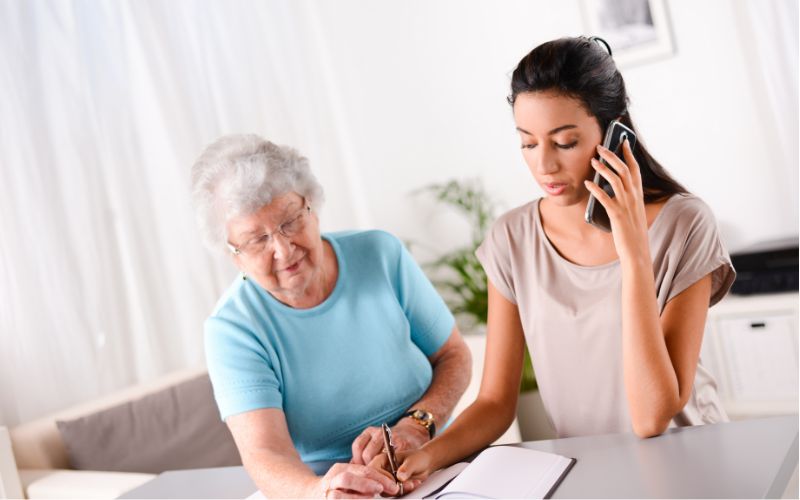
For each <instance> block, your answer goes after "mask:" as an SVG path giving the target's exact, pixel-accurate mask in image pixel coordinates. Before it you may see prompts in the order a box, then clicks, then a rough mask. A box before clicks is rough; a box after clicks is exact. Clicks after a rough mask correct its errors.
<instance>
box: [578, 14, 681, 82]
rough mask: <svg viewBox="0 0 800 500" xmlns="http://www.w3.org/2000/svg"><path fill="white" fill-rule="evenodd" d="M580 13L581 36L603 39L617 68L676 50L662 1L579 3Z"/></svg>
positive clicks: (657, 57)
mask: <svg viewBox="0 0 800 500" xmlns="http://www.w3.org/2000/svg"><path fill="white" fill-rule="evenodd" d="M581 12H582V15H583V18H584V25H585V27H586V30H585V33H584V34H585V35H587V36H592V35H594V36H599V37H601V38H603V39H604V40H606V41H607V42H608V44H609V45H610V46H611V50H612V52H613V55H614V60H615V61H616V63H617V65H618V66H620V67H627V66H632V65H636V64H640V63H642V62H648V61H652V60H655V59H660V58H663V57H668V56H670V55H672V54H673V53H674V51H675V49H674V43H673V40H672V30H671V28H670V25H669V16H668V15H667V6H666V4H665V0H581Z"/></svg>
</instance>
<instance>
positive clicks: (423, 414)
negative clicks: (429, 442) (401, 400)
mask: <svg viewBox="0 0 800 500" xmlns="http://www.w3.org/2000/svg"><path fill="white" fill-rule="evenodd" d="M406 417H411V420H413V421H414V422H416V423H418V424H419V425H421V426H423V427H425V428H426V429H428V435H429V436H430V437H431V439H433V436H435V435H436V422H435V421H434V420H433V414H432V413H431V412H429V411H425V410H419V409H411V410H408V411H407V412H405V413H404V414H403V416H402V417H400V418H406Z"/></svg>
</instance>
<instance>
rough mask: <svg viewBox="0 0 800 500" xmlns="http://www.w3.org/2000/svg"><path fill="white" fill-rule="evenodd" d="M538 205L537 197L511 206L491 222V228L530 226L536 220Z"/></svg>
mask: <svg viewBox="0 0 800 500" xmlns="http://www.w3.org/2000/svg"><path fill="white" fill-rule="evenodd" d="M538 206H539V198H537V199H535V200H533V201H529V202H527V203H523V204H522V205H520V206H518V207H515V208H512V209H511V210H509V211H507V212H505V213H503V214H502V215H500V217H498V218H497V219H496V220H495V221H494V224H492V228H493V230H497V229H499V228H505V229H511V228H514V229H516V228H519V227H532V224H533V223H535V222H536V220H535V217H538V214H539V210H538Z"/></svg>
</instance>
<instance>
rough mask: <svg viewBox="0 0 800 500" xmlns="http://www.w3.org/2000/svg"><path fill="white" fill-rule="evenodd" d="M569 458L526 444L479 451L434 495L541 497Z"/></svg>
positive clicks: (548, 489) (440, 496)
mask: <svg viewBox="0 0 800 500" xmlns="http://www.w3.org/2000/svg"><path fill="white" fill-rule="evenodd" d="M571 462H572V460H571V459H569V458H566V457H562V456H561V455H556V454H553V453H546V452H542V451H537V450H530V449H526V448H519V447H511V446H495V447H492V448H488V449H486V450H484V451H483V452H481V454H479V455H478V456H477V457H476V458H475V460H473V461H472V463H471V464H470V465H469V466H468V467H467V468H466V469H464V471H463V472H462V473H461V474H460V475H459V476H458V477H457V478H455V479H454V480H453V481H452V482H451V483H450V484H449V485H448V486H447V487H446V488H445V489H444V490H442V492H441V493H439V494H438V495H437V496H436V498H447V497H459V496H460V497H465V496H471V497H483V498H544V496H545V495H546V494H547V493H548V492H549V491H550V489H551V488H552V486H553V485H554V484H555V483H556V482H557V481H558V479H559V478H560V477H561V474H562V473H563V472H564V470H565V469H567V468H568V467H569V466H570V464H571Z"/></svg>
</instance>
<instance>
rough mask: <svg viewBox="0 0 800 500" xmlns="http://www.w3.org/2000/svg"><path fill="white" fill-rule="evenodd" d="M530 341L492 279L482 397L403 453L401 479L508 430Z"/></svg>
mask: <svg viewBox="0 0 800 500" xmlns="http://www.w3.org/2000/svg"><path fill="white" fill-rule="evenodd" d="M524 345H525V338H524V335H523V333H522V324H521V323H520V319H519V311H518V309H517V306H516V305H514V304H513V303H511V302H509V301H508V300H507V299H506V298H505V297H503V296H502V295H501V294H500V293H499V292H498V291H497V289H496V288H495V287H494V286H493V285H492V283H491V282H489V318H488V324H487V339H486V357H485V361H484V366H483V378H482V379H481V387H480V391H479V392H478V397H477V398H476V399H475V402H474V403H472V404H471V405H470V406H469V407H467V408H466V409H465V410H464V411H463V412H462V413H461V415H459V416H458V417H457V418H456V420H455V421H454V422H453V423H452V424H450V426H449V427H448V428H447V429H446V430H445V431H444V433H442V434H441V435H440V436H437V437H436V438H434V439H433V440H431V441H429V442H428V443H426V444H425V445H424V446H423V447H422V448H420V449H419V450H417V451H415V452H412V453H408V454H406V453H400V454H398V458H399V460H400V461H401V462H402V465H401V466H400V467H399V469H398V474H397V476H398V479H400V480H401V481H407V480H408V479H409V478H413V479H417V478H420V479H424V478H425V477H427V475H428V474H430V473H431V472H433V471H435V470H437V469H439V468H441V467H444V466H447V465H450V464H452V463H455V462H457V461H458V460H460V459H462V458H464V457H467V456H469V455H471V454H473V453H475V452H477V451H480V450H482V449H483V448H485V447H486V446H488V445H490V444H491V443H492V442H494V441H495V440H496V439H497V438H499V437H500V436H502V435H503V432H505V431H506V429H508V426H509V425H511V423H512V422H513V421H514V416H515V414H516V408H517V397H518V396H519V382H520V378H521V377H522V362H523V357H524V355H525V351H524V349H523V348H524ZM384 462H385V457H384V456H383V455H380V456H378V457H377V458H376V459H375V460H374V461H373V462H372V463H371V464H370V465H372V466H374V467H378V468H385V466H386V464H385V463H384Z"/></svg>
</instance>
